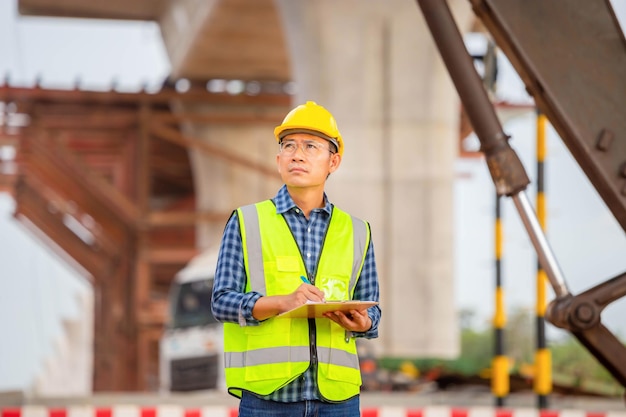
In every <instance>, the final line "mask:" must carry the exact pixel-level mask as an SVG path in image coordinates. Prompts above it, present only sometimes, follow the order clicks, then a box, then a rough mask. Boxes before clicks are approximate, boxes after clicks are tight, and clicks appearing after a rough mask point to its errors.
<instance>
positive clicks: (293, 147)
mask: <svg viewBox="0 0 626 417" xmlns="http://www.w3.org/2000/svg"><path fill="white" fill-rule="evenodd" d="M298 148H302V152H304V154H305V155H307V156H318V155H320V154H321V153H322V152H324V151H328V152H330V153H335V152H333V151H331V150H330V149H329V148H327V147H326V146H324V145H322V144H321V143H318V142H315V141H313V140H305V141H302V143H300V144H298V142H296V141H295V140H284V141H282V142H281V143H280V151H281V152H282V153H284V154H285V155H293V154H295V153H296V151H297V150H298Z"/></svg>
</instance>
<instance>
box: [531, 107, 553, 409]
mask: <svg viewBox="0 0 626 417" xmlns="http://www.w3.org/2000/svg"><path fill="white" fill-rule="evenodd" d="M546 123H547V119H546V116H545V115H544V114H542V113H541V111H539V110H537V218H538V220H539V224H540V225H541V228H542V229H543V231H544V232H545V230H546V199H545V194H544V180H545V175H544V168H545V164H544V161H545V156H546ZM546 285H547V276H546V273H545V271H544V270H543V269H542V268H541V265H540V264H539V262H537V305H536V313H537V350H536V352H535V379H534V386H533V388H534V391H535V393H536V394H537V407H538V408H541V409H543V408H547V407H548V395H549V394H550V392H552V356H551V354H550V350H549V349H548V348H547V343H546V322H545V312H546Z"/></svg>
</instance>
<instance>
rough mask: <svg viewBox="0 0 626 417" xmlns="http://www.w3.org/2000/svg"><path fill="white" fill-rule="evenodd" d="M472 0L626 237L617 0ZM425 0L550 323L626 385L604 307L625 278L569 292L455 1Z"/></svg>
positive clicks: (620, 291)
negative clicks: (542, 283)
mask: <svg viewBox="0 0 626 417" xmlns="http://www.w3.org/2000/svg"><path fill="white" fill-rule="evenodd" d="M469 1H470V2H471V4H472V8H473V10H474V13H475V14H476V15H477V16H478V17H479V18H480V19H481V21H482V22H483V24H484V25H485V27H486V28H487V29H488V30H489V32H490V33H491V35H492V36H493V38H494V39H495V41H496V43H497V45H498V46H499V47H500V48H501V49H502V50H503V51H504V53H505V54H506V55H507V57H508V59H509V60H510V61H511V63H512V65H513V66H514V67H515V69H516V71H517V72H518V74H519V75H520V77H521V78H522V80H523V81H524V83H525V85H526V88H527V91H528V92H529V93H530V94H531V95H532V96H533V98H534V100H535V104H536V105H537V107H538V108H539V110H541V111H542V112H543V113H544V114H545V115H546V116H547V117H548V119H549V120H550V122H551V124H552V125H553V126H554V128H555V130H556V131H557V132H558V133H559V135H560V137H561V139H562V140H563V141H564V143H565V145H566V146H567V147H568V149H569V150H570V152H571V153H572V155H573V156H574V158H575V159H576V161H577V163H578V164H579V165H580V167H581V168H582V170H583V171H584V172H585V174H586V175H587V177H588V178H589V180H590V181H591V183H592V184H593V185H594V187H595V189H596V190H597V191H598V193H599V195H600V196H601V198H602V199H603V200H604V202H605V203H606V205H607V207H608V208H609V209H610V210H611V212H612V214H613V215H614V216H615V218H616V219H617V222H618V223H619V224H620V225H621V227H622V228H623V229H624V230H625V231H626V110H624V109H626V41H625V39H624V34H623V32H622V31H621V29H620V27H619V23H618V21H617V18H616V16H615V13H614V12H613V9H612V7H611V5H610V3H609V2H608V0H607V1H606V2H605V1H597V0H596V1H589V0H571V1H566V2H556V1H542V0H469ZM417 2H418V5H419V6H420V8H421V10H422V13H423V15H424V17H425V19H426V23H427V25H428V27H429V29H430V31H431V34H432V36H433V38H434V40H435V43H436V45H437V48H438V49H439V52H440V54H441V56H442V58H443V61H444V63H445V65H446V67H447V69H448V72H449V73H450V76H451V78H452V81H453V83H454V85H455V87H456V89H457V92H458V93H459V96H460V98H461V101H462V103H463V105H464V108H465V111H466V112H467V115H468V117H469V119H470V121H471V123H472V126H473V127H474V131H475V132H476V135H477V136H478V139H479V140H480V144H481V151H482V152H483V153H484V155H485V158H486V161H487V165H488V167H489V172H490V174H491V177H492V180H493V182H494V184H495V186H496V192H497V193H498V195H500V196H508V197H511V198H512V199H513V201H514V203H515V207H516V209H517V211H518V213H519V215H520V217H521V219H522V222H523V223H524V226H525V228H526V231H527V232H528V234H529V237H530V239H531V241H532V243H533V246H534V248H535V251H536V252H537V255H538V258H539V263H540V265H541V267H542V268H543V269H544V271H545V272H546V275H547V277H548V280H549V282H550V285H551V286H552V288H553V290H554V292H555V299H554V300H552V301H551V303H550V304H549V306H548V309H547V312H546V318H547V319H548V321H550V322H551V323H552V324H554V325H555V326H557V327H560V328H563V329H565V330H568V331H570V332H571V333H572V334H573V335H574V336H575V337H576V338H577V339H578V340H579V341H580V342H581V344H582V345H583V346H585V347H586V348H587V349H588V350H589V352H591V353H592V354H593V355H594V356H595V357H596V359H597V360H598V361H599V362H600V363H601V364H602V365H603V366H604V367H605V368H606V369H607V370H608V371H609V372H610V373H611V375H613V377H614V378H615V379H616V380H617V381H618V382H619V383H620V384H622V386H624V387H626V347H625V346H624V344H623V343H622V342H621V341H620V340H618V338H617V337H616V336H615V335H614V334H613V333H612V332H611V331H610V330H609V329H607V328H606V327H605V326H604V325H603V324H602V320H601V312H602V310H603V309H604V308H605V307H606V306H607V305H609V304H610V303H611V302H613V301H615V300H617V299H619V298H621V297H623V296H625V295H626V273H624V274H621V275H619V276H616V277H614V278H611V279H609V280H606V281H604V282H602V283H601V284H599V285H597V286H595V287H593V288H591V289H589V290H587V291H585V292H583V293H580V294H577V295H574V294H572V293H571V292H570V290H569V289H568V288H567V285H566V282H565V280H564V278H563V276H562V273H561V271H560V269H559V266H558V264H557V262H556V259H555V258H554V255H553V253H552V250H551V248H550V246H549V244H548V242H547V241H546V238H545V236H544V234H543V231H542V229H541V227H540V225H539V222H538V220H537V216H536V214H535V212H534V210H533V208H532V206H531V205H530V204H529V201H528V198H527V196H526V193H525V190H526V187H527V186H528V184H529V179H528V176H527V174H526V171H525V169H524V167H523V165H522V163H521V162H520V160H519V158H518V157H517V154H516V153H515V151H514V150H513V149H512V148H511V147H510V146H509V144H508V139H509V138H508V137H507V135H506V134H505V133H504V132H503V130H502V126H501V125H500V122H499V120H498V118H497V116H496V112H495V110H494V108H493V105H492V104H491V102H490V100H489V98H488V95H487V92H486V91H485V89H484V87H483V83H482V80H481V79H480V77H479V75H478V73H477V72H476V70H475V68H474V64H473V62H472V59H471V57H470V55H469V54H468V52H467V50H466V49H465V45H464V43H463V39H462V37H461V34H460V32H459V30H458V28H457V26H456V24H455V22H454V19H453V17H452V14H451V12H450V10H449V8H448V5H447V3H446V1H445V0H417ZM594 278H597V277H594Z"/></svg>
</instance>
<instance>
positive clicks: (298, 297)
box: [252, 284, 324, 320]
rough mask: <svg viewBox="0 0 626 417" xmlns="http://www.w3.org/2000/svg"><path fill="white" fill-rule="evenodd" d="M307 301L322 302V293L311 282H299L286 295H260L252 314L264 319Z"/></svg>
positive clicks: (256, 317) (258, 318)
mask: <svg viewBox="0 0 626 417" xmlns="http://www.w3.org/2000/svg"><path fill="white" fill-rule="evenodd" d="M307 301H315V302H322V301H324V293H323V292H322V290H320V289H319V288H317V287H316V286H314V285H311V284H301V285H300V286H299V287H298V288H297V289H296V290H295V291H294V292H292V293H291V294H287V295H272V296H266V297H261V298H259V299H258V300H257V302H256V304H254V307H253V308H252V316H254V318H255V319H257V320H265V319H268V318H270V317H273V316H275V315H277V314H280V313H284V312H285V311H289V310H291V309H294V308H296V307H300V306H301V305H302V304H305V303H306V302H307Z"/></svg>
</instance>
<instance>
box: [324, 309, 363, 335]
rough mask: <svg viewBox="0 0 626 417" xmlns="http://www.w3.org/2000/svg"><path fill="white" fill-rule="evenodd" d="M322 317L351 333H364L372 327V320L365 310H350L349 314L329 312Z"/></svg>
mask: <svg viewBox="0 0 626 417" xmlns="http://www.w3.org/2000/svg"><path fill="white" fill-rule="evenodd" d="M324 317H326V318H327V319H330V320H332V321H334V322H335V323H337V324H338V325H340V326H341V327H343V328H344V329H346V330H350V331H352V332H366V331H368V330H369V329H370V328H371V327H372V319H370V317H369V316H368V315H367V310H350V312H349V313H344V312H343V311H329V312H328V313H324Z"/></svg>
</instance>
